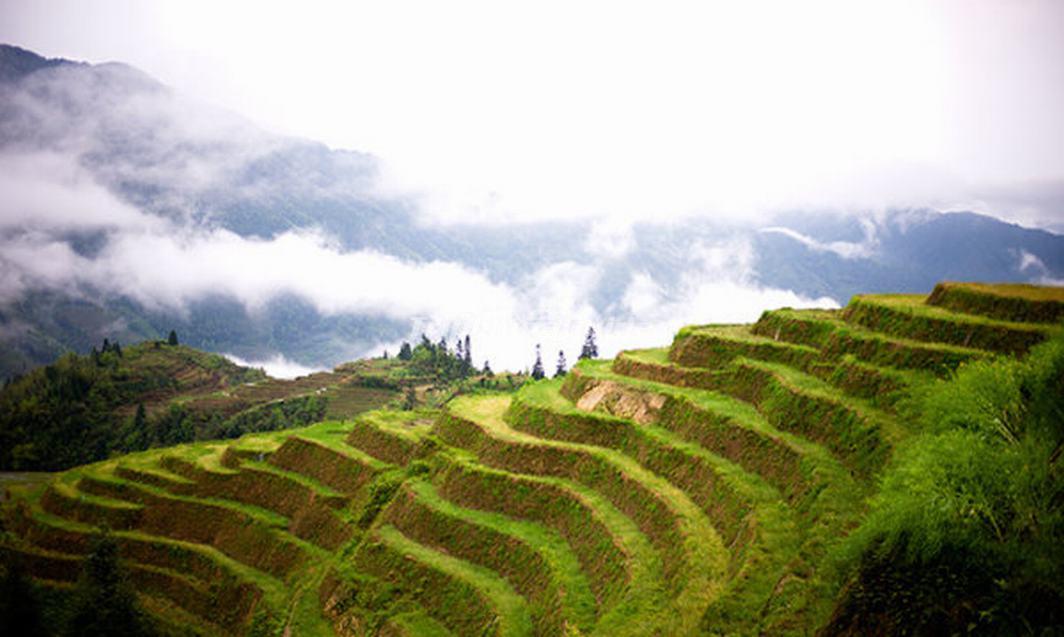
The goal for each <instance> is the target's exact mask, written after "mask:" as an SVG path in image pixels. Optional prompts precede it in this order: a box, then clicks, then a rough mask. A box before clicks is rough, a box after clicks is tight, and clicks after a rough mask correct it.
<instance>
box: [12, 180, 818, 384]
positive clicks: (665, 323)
mask: <svg viewBox="0 0 1064 637" xmlns="http://www.w3.org/2000/svg"><path fill="white" fill-rule="evenodd" d="M37 185H38V187H41V188H43V189H44V190H45V191H47V192H51V191H53V190H55V189H56V188H59V189H63V188H67V189H70V188H77V187H78V186H77V185H76V184H75V185H74V186H71V185H70V184H64V183H54V182H47V183H44V182H39V183H38V184H37ZM45 186H47V187H46V188H45ZM46 196H48V197H50V198H51V200H53V201H68V200H70V199H69V198H70V197H71V193H70V192H67V193H59V194H54V195H46ZM71 218H74V215H71ZM109 218H110V219H119V220H121V222H122V223H123V224H125V225H121V226H118V227H109V228H108V229H107V230H106V236H107V240H106V243H105V244H104V245H103V247H102V248H100V249H99V250H98V251H97V252H96V253H94V254H93V255H91V256H86V255H83V254H80V253H78V252H77V251H75V250H74V249H73V247H72V246H71V244H70V243H69V242H68V241H67V239H65V238H64V237H63V236H62V233H61V232H58V231H49V230H48V229H39V230H22V231H19V232H15V233H9V234H6V235H4V236H2V237H0V300H5V301H11V300H15V299H17V298H19V297H20V296H21V295H22V294H23V293H25V292H26V291H27V290H31V289H36V288H47V289H59V290H63V291H66V292H67V293H69V294H81V293H84V291H86V290H92V291H94V294H103V295H104V297H108V296H125V297H129V298H132V299H135V300H136V301H138V302H140V303H141V304H143V305H144V306H146V307H148V308H150V309H154V310H166V311H172V312H178V313H180V312H181V311H182V310H183V309H184V308H186V307H187V306H188V305H189V304H190V303H192V302H194V301H196V300H198V299H201V298H204V297H206V296H209V295H224V296H229V297H232V298H236V299H238V300H239V301H240V302H241V303H243V304H244V305H245V307H246V308H247V309H248V310H249V311H250V312H252V313H254V312H257V311H260V310H261V309H263V308H264V307H265V306H266V305H267V304H268V303H269V302H270V301H271V300H272V299H275V298H277V297H279V296H282V295H296V296H298V297H301V298H303V299H306V300H307V301H308V302H309V303H311V304H312V305H313V307H314V308H315V309H316V310H317V311H319V312H321V313H323V314H326V315H330V314H331V315H335V314H354V315H372V316H383V317H388V318H392V319H398V320H402V321H405V322H407V323H408V324H410V325H411V326H412V330H411V333H410V338H411V339H414V338H416V337H417V335H418V334H419V333H421V332H424V333H426V334H429V335H430V336H431V337H432V338H438V337H440V336H444V337H446V338H448V339H449V340H450V341H451V342H452V343H453V341H454V339H455V338H456V337H459V336H464V335H465V334H469V335H471V337H472V339H473V348H474V350H473V351H474V357H475V360H476V363H477V365H478V366H479V365H481V364H482V363H483V360H484V359H485V358H488V359H490V360H491V363H492V365H493V367H494V368H495V369H503V368H509V369H523V368H525V367H527V366H529V365H531V362H532V357H533V352H534V348H535V345H536V344H542V346H543V351H544V353H545V356H548V360H547V361H545V364H547V365H548V366H551V365H553V360H554V357H555V356H556V355H557V352H558V350H565V351H566V352H567V354H568V356H569V358H570V360H572V359H573V358H574V357H575V355H576V354H577V353H578V352H579V346H580V343H581V341H582V339H583V335H584V333H585V331H586V330H587V328H588V326H592V325H593V326H595V327H596V329H597V330H598V331H599V333H600V335H601V336H600V339H601V342H600V345H601V349H602V352H603V354H604V355H612V354H613V353H615V352H616V351H617V350H618V349H622V348H628V347H635V346H648V345H661V344H664V343H667V342H668V341H669V339H670V337H671V335H672V333H673V332H675V330H676V329H678V328H679V327H680V326H681V325H683V324H685V323H693V322H698V323H705V322H721V321H725V322H733V321H749V320H753V319H756V318H757V315H758V314H759V313H760V312H761V311H762V310H764V309H765V308H768V307H774V306H780V305H791V306H805V305H816V306H825V305H831V301H830V300H827V299H804V298H801V297H799V296H797V295H795V294H793V293H791V292H787V291H784V290H775V289H771V288H764V287H761V286H758V285H756V284H754V283H752V280H753V265H754V263H753V256H752V252H751V250H750V247H749V245H748V244H746V243H742V242H739V243H734V242H733V243H727V242H723V243H718V244H705V243H697V244H695V245H694V246H692V247H691V248H690V253H689V254H688V255H686V256H687V259H686V261H687V262H688V263H690V268H689V269H688V270H687V271H686V272H684V273H682V274H681V275H680V276H679V277H678V279H677V280H675V281H656V280H654V279H653V278H652V277H651V276H650V275H649V274H646V273H636V274H635V275H634V276H633V277H632V278H631V280H630V282H629V284H628V286H627V288H626V289H625V290H624V291H623V294H622V297H621V298H622V301H621V306H622V307H620V308H614V309H615V310H616V311H611V310H604V311H601V312H600V311H599V310H597V309H596V308H595V307H594V306H593V304H592V302H591V299H592V297H593V295H594V292H595V290H596V288H597V286H598V285H599V284H600V282H601V280H602V277H603V274H604V273H606V272H608V271H609V268H611V267H615V266H614V265H611V263H612V262H611V260H610V259H608V258H604V259H601V260H598V261H593V262H591V263H577V262H575V261H563V262H557V263H552V264H549V265H546V266H544V267H542V268H539V269H538V270H535V271H532V272H530V273H528V274H527V275H525V276H524V277H521V278H519V279H517V280H516V281H515V282H514V283H512V284H504V283H499V282H495V281H493V280H492V279H491V278H490V277H489V276H488V275H486V274H485V273H483V272H480V271H478V270H475V269H472V268H469V267H467V266H464V265H461V264H457V263H453V262H446V261H431V262H412V261H405V260H402V259H399V258H396V257H394V256H391V255H388V254H383V253H380V252H376V251H371V250H357V251H348V250H344V249H342V248H341V247H339V246H338V245H337V243H336V242H334V241H332V240H331V239H330V238H329V237H328V236H326V235H324V234H322V233H321V232H316V231H292V232H288V233H284V234H282V235H280V236H277V237H274V238H272V239H269V240H266V239H256V238H247V237H240V236H238V235H236V234H233V233H232V232H229V231H226V230H220V229H209V228H203V227H199V226H193V227H187V226H182V225H178V224H176V223H174V222H169V221H163V220H160V219H158V218H156V217H153V216H151V215H145V214H143V213H137V212H136V211H131V210H129V209H127V208H124V207H123V208H120V210H119V211H118V212H116V213H114V214H112V215H111V216H110V217H109ZM55 219H57V220H62V219H66V217H63V216H61V215H58V214H57V215H56V216H55ZM63 227H68V226H64V224H58V226H57V228H63ZM397 347H398V343H395V342H381V343H378V344H376V345H374V346H373V347H372V348H370V349H368V350H367V351H365V352H363V354H364V355H377V354H379V353H380V352H381V350H383V349H389V350H390V351H393V352H394V351H395V350H396V348H397ZM250 363H251V364H253V365H255V366H263V367H266V368H267V369H268V370H269V371H270V372H271V373H273V374H275V375H281V376H290V375H293V374H300V373H304V372H307V371H309V370H310V369H311V368H309V367H300V366H294V365H293V364H292V362H291V361H287V360H284V359H282V358H274V359H269V360H258V361H251V362H250Z"/></svg>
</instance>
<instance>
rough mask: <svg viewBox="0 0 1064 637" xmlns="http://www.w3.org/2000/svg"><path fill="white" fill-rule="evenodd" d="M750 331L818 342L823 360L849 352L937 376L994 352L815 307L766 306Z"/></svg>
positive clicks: (872, 361)
mask: <svg viewBox="0 0 1064 637" xmlns="http://www.w3.org/2000/svg"><path fill="white" fill-rule="evenodd" d="M750 331H751V332H752V333H754V334H756V335H760V336H764V337H766V338H771V339H775V340H781V341H787V342H790V343H796V344H803V345H808V346H810V347H815V348H818V349H820V350H821V352H822V357H823V358H824V359H825V360H834V359H837V358H841V357H843V356H846V355H851V356H854V357H856V358H858V359H860V360H862V361H864V362H866V363H870V364H873V365H876V366H879V367H895V368H900V369H916V370H926V371H930V372H933V373H935V374H937V375H939V376H945V375H949V374H950V373H952V371H953V370H955V369H956V368H957V366H958V365H960V364H961V363H964V362H967V361H969V360H975V359H983V358H989V357H991V356H993V353H992V352H986V351H984V350H979V349H974V348H971V347H961V346H957V345H950V344H947V343H937V342H928V341H920V340H915V339H911V338H905V336H904V335H890V334H885V333H881V332H878V331H874V330H871V329H866V328H865V327H862V326H861V325H857V324H853V323H847V322H845V321H842V320H839V318H838V315H836V314H829V315H825V313H824V312H822V311H817V310H789V309H783V310H769V311H767V312H765V313H764V314H762V315H761V318H760V319H758V321H757V323H755V324H754V325H753V326H751V327H750Z"/></svg>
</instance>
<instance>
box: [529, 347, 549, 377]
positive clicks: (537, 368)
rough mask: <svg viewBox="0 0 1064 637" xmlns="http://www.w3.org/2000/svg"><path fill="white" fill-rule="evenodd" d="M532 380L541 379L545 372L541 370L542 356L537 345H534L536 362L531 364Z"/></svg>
mask: <svg viewBox="0 0 1064 637" xmlns="http://www.w3.org/2000/svg"><path fill="white" fill-rule="evenodd" d="M531 376H532V380H543V379H544V378H545V377H546V376H547V374H546V372H544V371H543V357H542V356H541V355H540V352H539V345H536V362H535V363H533V364H532V374H531Z"/></svg>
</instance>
